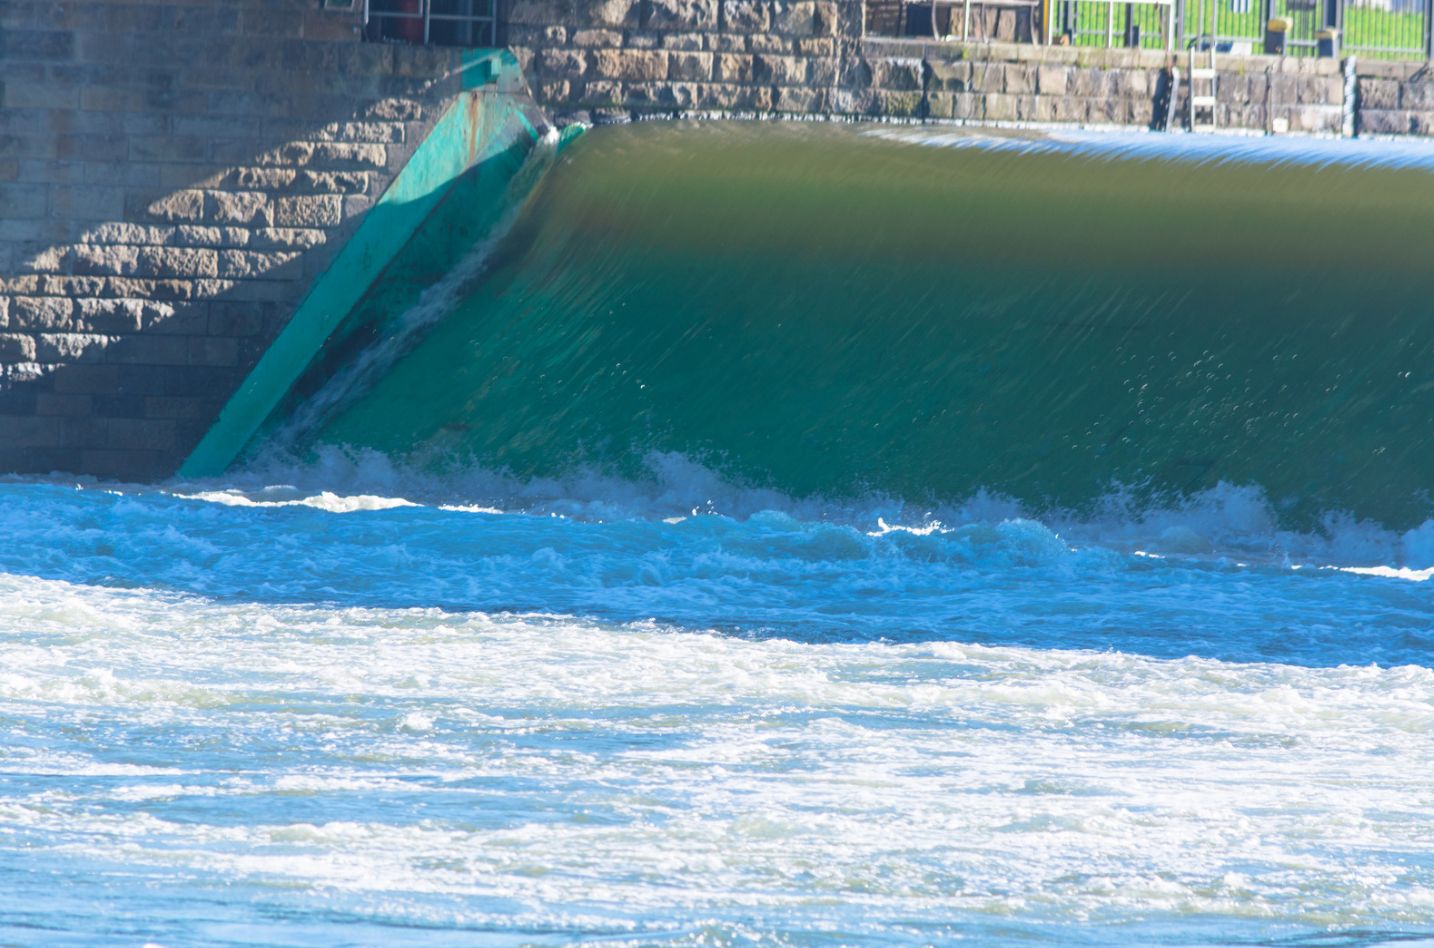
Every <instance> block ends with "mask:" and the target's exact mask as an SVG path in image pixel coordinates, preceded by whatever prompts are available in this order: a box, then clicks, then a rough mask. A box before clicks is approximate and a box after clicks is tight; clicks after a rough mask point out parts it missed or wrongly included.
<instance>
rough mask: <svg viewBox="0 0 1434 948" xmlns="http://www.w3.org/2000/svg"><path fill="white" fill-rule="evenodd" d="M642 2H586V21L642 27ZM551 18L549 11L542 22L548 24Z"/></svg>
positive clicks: (623, 0)
mask: <svg viewBox="0 0 1434 948" xmlns="http://www.w3.org/2000/svg"><path fill="white" fill-rule="evenodd" d="M643 2H644V0H587V2H586V3H585V6H587V7H588V9H587V12H586V16H587V19H588V20H589V21H590V22H591V23H593V24H594V25H597V26H622V27H628V28H630V29H631V28H636V27H638V26H641V25H642V8H643ZM551 17H552V11H551V9H549V10H548V12H547V19H545V20H544V21H543V22H545V23H550V22H552V20H551Z"/></svg>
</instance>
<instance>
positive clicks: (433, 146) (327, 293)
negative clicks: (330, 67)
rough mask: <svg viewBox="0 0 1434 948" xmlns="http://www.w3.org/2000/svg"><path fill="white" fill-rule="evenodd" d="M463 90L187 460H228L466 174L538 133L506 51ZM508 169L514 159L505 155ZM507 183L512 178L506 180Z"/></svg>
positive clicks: (471, 76)
mask: <svg viewBox="0 0 1434 948" xmlns="http://www.w3.org/2000/svg"><path fill="white" fill-rule="evenodd" d="M463 84H464V87H465V91H464V92H463V93H462V94H461V95H460V96H459V97H458V98H457V99H455V100H454V102H453V103H452V104H451V105H450V106H449V108H448V110H447V112H445V113H444V115H443V117H442V118H441V119H439V121H438V123H437V125H435V126H434V128H433V131H432V132H430V133H429V135H428V137H427V138H426V139H425V140H424V141H423V143H422V144H421V145H420V146H419V147H418V149H417V150H416V151H415V152H414V154H413V156H412V157H411V158H410V159H409V161H408V164H407V165H405V166H404V168H403V170H402V171H401V172H399V174H398V176H397V177H396V178H395V179H394V181H393V183H392V184H391V185H390V186H389V188H388V190H387V191H386V192H384V195H383V197H381V198H380V199H379V201H378V202H377V203H376V204H375V205H374V207H373V208H372V209H371V210H370V211H369V212H368V214H367V215H365V217H364V219H363V222H362V223H361V224H360V225H359V228H358V230H357V232H356V233H355V234H354V235H353V237H352V238H351V239H350V240H349V242H348V243H347V244H346V245H345V246H344V248H343V249H342V250H341V251H340V252H339V254H338V256H337V257H336V258H335V260H334V262H333V264H332V265H331V266H330V267H329V269H328V270H327V271H326V272H325V273H324V274H323V275H322V276H320V277H319V279H318V280H317V281H316V282H315V284H314V286H313V288H312V289H310V291H309V294H308V295H307V296H306V297H305V298H304V301H303V302H302V303H301V304H300V305H299V308H298V310H297V311H296V312H295V313H294V315H293V317H292V318H291V319H290V321H289V324H288V325H287V326H286V327H285V328H284V330H283V332H281V333H280V334H279V336H278V338H277V339H275V340H274V342H273V344H272V345H270V347H269V349H268V350H267V351H266V352H265V353H264V355H263V357H262V358H261V359H260V360H259V362H258V364H257V365H255V367H254V369H253V371H252V372H250V373H249V376H248V378H246V379H245V380H244V383H243V385H241V386H240V388H239V390H238V391H237V392H235V393H234V395H233V396H232V397H231V398H230V399H229V402H228V404H226V405H225V406H224V409H223V411H222V412H220V415H219V418H218V420H217V421H216V422H215V424H214V426H213V427H212V428H210V430H209V432H208V433H207V434H206V435H205V436H204V438H203V439H202V440H201V441H200V443H199V444H198V446H196V447H195V449H194V451H193V452H192V453H191V454H190V456H189V458H188V459H187V460H186V461H185V462H184V465H183V466H182V467H181V468H180V471H179V473H180V475H181V476H183V477H209V476H214V475H217V474H220V473H223V471H224V470H225V469H226V468H228V467H229V465H230V464H232V463H233V462H234V460H235V458H237V457H238V456H239V454H240V453H241V452H242V451H243V449H244V446H245V445H246V444H247V443H248V442H249V440H250V439H251V438H252V437H253V436H254V434H255V432H257V431H258V430H259V429H260V427H261V426H262V425H263V424H264V421H265V419H266V418H268V417H269V415H270V414H271V413H272V412H273V410H274V408H275V406H277V405H278V404H279V403H280V402H281V401H282V400H283V398H284V396H285V394H286V393H287V392H288V391H289V390H290V388H291V387H292V386H293V385H294V383H295V382H296V381H297V380H298V379H299V378H300V376H301V375H302V374H303V373H304V371H305V369H306V368H308V366H309V364H310V363H311V362H312V361H313V358H314V356H315V355H316V354H317V353H318V352H319V350H320V349H321V347H322V346H323V345H324V343H325V341H326V340H327V339H328V338H329V337H330V335H331V334H332V333H333V332H334V330H335V329H337V328H338V327H339V326H340V325H341V324H342V323H343V321H344V319H345V317H347V316H348V315H349V314H350V313H351V311H352V310H353V309H354V307H355V306H356V305H357V304H358V303H359V301H360V300H361V299H362V298H363V297H364V294H365V292H366V291H367V290H368V288H369V287H370V286H371V285H373V284H374V282H375V281H376V280H377V279H378V278H379V276H380V275H381V274H382V272H383V271H384V269H385V268H386V267H387V266H388V265H389V264H390V262H391V261H392V260H393V259H394V258H395V256H396V255H397V254H398V253H399V252H400V251H401V250H402V249H403V247H404V246H405V245H406V244H407V243H408V242H409V240H410V239H411V238H412V237H413V235H414V234H415V233H416V232H417V231H418V229H419V228H420V226H421V225H422V224H423V222H424V221H425V220H426V219H427V218H428V217H429V215H430V214H432V212H433V211H434V209H435V208H436V207H437V206H438V205H439V203H440V202H441V201H442V199H443V198H444V196H445V195H446V194H447V193H448V192H449V190H450V189H451V188H452V187H453V185H454V183H455V182H457V181H459V180H460V179H461V178H462V177H463V176H464V175H465V174H466V173H468V172H470V171H471V170H473V169H474V168H477V167H479V166H482V165H484V164H485V163H486V162H488V160H489V159H490V158H492V157H493V156H495V155H500V154H505V153H509V152H510V151H512V150H513V149H515V148H516V149H518V150H519V151H520V152H522V153H526V152H527V151H528V150H530V149H531V148H532V145H533V143H534V142H535V141H536V140H537V132H536V130H535V129H534V128H533V125H532V123H531V122H530V121H529V120H528V118H527V116H526V115H524V114H523V105H524V102H523V100H522V99H521V98H519V93H520V92H521V90H522V88H523V86H522V74H521V71H520V70H519V69H518V65H517V62H516V60H514V59H513V57H512V54H511V53H508V52H507V51H478V52H475V53H474V54H473V55H472V58H471V61H470V62H468V63H465V66H464V68H463ZM498 164H499V167H500V168H501V169H507V170H506V172H505V173H508V174H511V170H512V168H513V162H511V161H508V162H500V163H498ZM504 183H506V182H504Z"/></svg>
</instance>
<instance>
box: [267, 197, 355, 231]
mask: <svg viewBox="0 0 1434 948" xmlns="http://www.w3.org/2000/svg"><path fill="white" fill-rule="evenodd" d="M342 208H343V204H342V199H341V198H339V197H338V196H337V195H333V194H318V195H304V196H298V197H282V198H279V199H278V200H277V201H275V202H274V224H275V226H278V227H333V226H335V225H336V224H338V223H339V221H340V220H341V219H342V214H343V211H342Z"/></svg>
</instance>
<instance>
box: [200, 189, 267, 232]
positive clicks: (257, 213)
mask: <svg viewBox="0 0 1434 948" xmlns="http://www.w3.org/2000/svg"><path fill="white" fill-rule="evenodd" d="M193 193H197V194H202V195H204V197H205V204H204V213H203V217H205V218H206V219H208V220H210V221H215V222H218V223H220V224H242V225H248V226H258V227H267V226H269V225H270V224H272V223H273V217H274V207H273V205H272V204H271V203H270V200H269V195H267V194H264V193H262V192H258V191H208V192H193Z"/></svg>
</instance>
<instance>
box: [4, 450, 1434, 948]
mask: <svg viewBox="0 0 1434 948" xmlns="http://www.w3.org/2000/svg"><path fill="white" fill-rule="evenodd" d="M290 481H291V486H286V487H272V486H268V487H266V486H264V485H265V484H269V483H272V477H264V476H258V475H256V476H254V477H251V478H249V479H248V480H244V479H241V480H240V481H238V482H235V483H232V484H230V485H227V486H226V485H214V484H208V485H174V486H171V487H168V488H134V487H123V486H116V487H106V486H105V485H95V484H88V485H78V486H77V485H74V484H66V483H56V482H50V483H35V482H29V483H27V482H10V483H3V484H0V523H3V524H4V530H5V543H4V544H3V546H0V654H3V655H4V664H3V667H0V733H3V735H4V741H3V744H0V880H3V881H0V892H3V893H4V895H3V897H0V933H3V934H0V940H5V941H15V942H23V943H28V942H55V943H73V944H88V943H93V942H95V941H120V942H136V943H137V942H142V941H154V942H158V943H167V944H201V943H202V944H248V943H264V944H307V943H315V942H324V943H330V942H342V943H364V944H373V943H387V942H393V941H404V942H427V943H438V944H445V943H453V944H459V943H461V944H469V943H473V942H475V941H482V942H493V943H515V944H516V943H524V944H530V943H558V942H567V941H570V940H574V939H596V940H606V941H617V942H619V943H643V944H648V943H680V944H748V943H764V944H813V943H839V942H848V943H849V942H853V941H863V942H883V943H930V942H940V941H955V940H969V941H971V942H973V943H978V944H1013V945H1014V944H1042V943H1052V944H1102V945H1104V944H1131V945H1144V944H1178V945H1192V944H1213V943H1220V944H1281V945H1285V944H1291V945H1294V944H1319V945H1328V944H1341V945H1342V944H1377V943H1381V942H1387V941H1401V942H1402V941H1404V940H1406V939H1412V938H1417V937H1420V936H1423V937H1428V938H1431V939H1434V767H1431V764H1434V670H1431V665H1434V661H1431V659H1434V633H1431V627H1434V623H1432V622H1431V619H1434V602H1431V596H1430V589H1431V587H1430V586H1429V585H1428V584H1427V583H1426V582H1424V581H1423V580H1425V579H1427V577H1428V575H1429V573H1428V571H1427V570H1426V569H1425V567H1427V566H1429V565H1430V562H1424V561H1422V560H1420V559H1419V558H1420V557H1421V556H1423V555H1425V553H1424V546H1423V545H1422V541H1423V536H1424V535H1423V534H1422V533H1421V532H1419V531H1413V532H1411V533H1409V534H1403V535H1400V534H1391V533H1388V532H1386V531H1381V530H1379V529H1377V528H1374V527H1371V526H1370V525H1367V524H1364V525H1361V524H1352V523H1344V524H1333V525H1332V526H1331V528H1330V529H1329V530H1328V531H1326V532H1324V533H1323V534H1320V535H1315V534H1311V535H1299V534H1289V533H1282V532H1280V531H1279V530H1278V529H1276V528H1274V527H1273V526H1271V524H1273V523H1274V521H1275V518H1274V517H1273V516H1272V515H1271V514H1270V513H1269V512H1268V511H1266V510H1265V509H1264V507H1263V506H1262V502H1261V499H1260V498H1259V497H1258V496H1257V495H1252V494H1251V493H1250V492H1249V491H1245V490H1240V489H1236V488H1222V489H1221V490H1220V491H1219V492H1216V493H1215V494H1213V495H1210V496H1207V497H1204V498H1199V499H1197V500H1195V501H1192V503H1191V504H1190V505H1188V506H1186V507H1183V508H1180V509H1173V510H1160V511H1146V512H1134V511H1130V510H1128V509H1126V510H1121V509H1119V508H1118V505H1115V503H1114V501H1113V505H1112V508H1111V510H1110V512H1109V513H1108V515H1106V516H1104V517H1099V518H1086V519H1084V520H1079V519H1074V518H1072V519H1068V520H1061V519H1060V518H1058V517H1055V516H1048V517H1047V522H1040V521H1037V520H1034V519H1030V518H1028V517H1023V516H1022V511H1020V510H1019V509H1016V508H1015V507H1014V506H1013V505H1011V504H1009V503H1007V502H1003V501H1001V500H999V499H997V498H978V499H976V500H974V501H973V502H971V503H969V504H967V505H965V506H963V507H960V508H952V509H949V510H940V511H919V510H913V509H908V508H905V507H903V506H902V505H900V504H896V503H893V502H890V501H884V500H880V499H875V500H868V501H864V502H862V503H856V502H850V503H845V504H824V503H821V502H817V501H811V500H807V501H793V500H787V499H784V498H781V497H780V496H778V495H773V494H770V493H766V492H752V491H741V490H738V489H735V488H728V487H725V486H724V485H722V484H721V483H720V481H718V480H717V479H715V478H714V477H712V476H711V475H708V474H706V473H705V472H702V471H701V470H700V469H697V468H695V467H692V466H690V465H688V466H684V465H683V464H682V463H680V462H677V461H672V460H671V459H669V461H668V465H667V468H666V469H665V473H663V474H660V475H658V476H654V478H653V479H652V480H650V481H645V482H641V483H623V482H613V481H605V480H603V479H601V478H594V479H590V480H586V481H583V480H578V481H573V482H566V483H564V482H549V483H543V484H516V485H515V484H512V483H507V482H504V481H503V480H502V479H501V478H492V479H489V480H482V479H479V480H475V481H471V482H468V483H466V484H463V485H453V484H447V485H438V484H434V483H429V482H423V481H422V480H421V479H418V478H415V479H412V480H411V481H410V482H408V483H407V484H405V483H404V481H403V476H402V475H401V474H396V473H394V472H385V473H384V474H383V476H382V477H378V478H375V477H374V476H373V472H372V471H362V470H358V469H349V470H347V471H344V472H338V473H336V472H335V470H334V469H333V468H328V469H324V470H320V471H307V472H305V471H299V472H294V474H293V476H292V477H291V478H290ZM319 484H324V485H327V486H333V487H337V488H338V489H337V490H336V491H329V492H325V491H321V490H319V489H318V487H317V485H319ZM405 486H406V487H407V488H408V489H407V490H406V491H405V490H402V489H401V488H403V487H405ZM440 500H441V501H442V502H440ZM1431 562H1434V561H1431ZM1341 567H1349V568H1356V569H1362V570H1366V571H1364V572H1349V571H1346V569H1344V568H1341ZM1370 567H1381V568H1380V569H1376V570H1374V572H1373V573H1371V572H1369V571H1367V568H1370Z"/></svg>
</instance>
